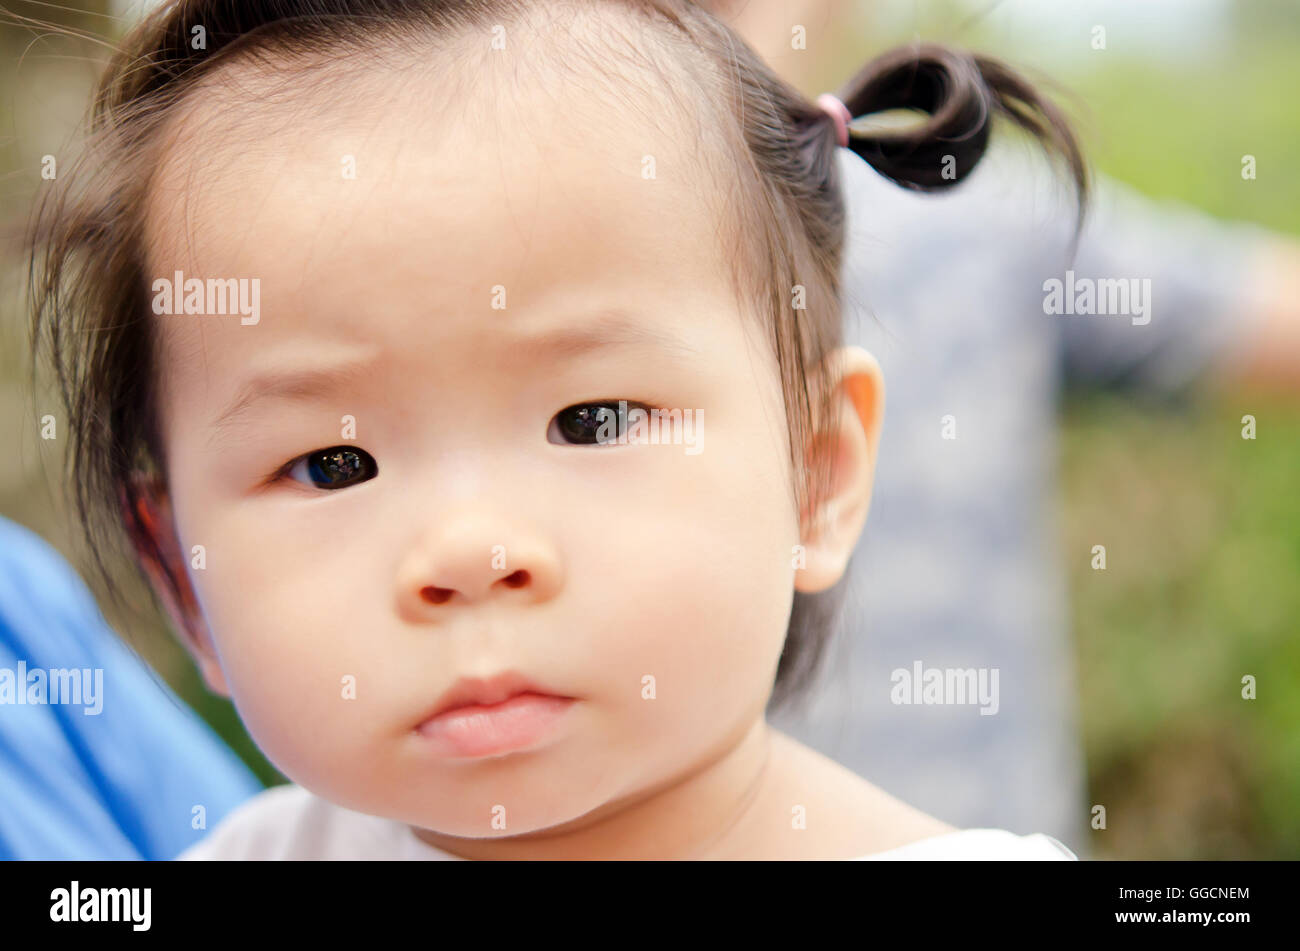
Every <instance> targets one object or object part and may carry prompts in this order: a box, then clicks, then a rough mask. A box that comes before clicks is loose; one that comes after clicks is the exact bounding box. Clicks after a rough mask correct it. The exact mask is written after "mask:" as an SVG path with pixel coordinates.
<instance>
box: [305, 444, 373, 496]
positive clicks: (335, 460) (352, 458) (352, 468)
mask: <svg viewBox="0 0 1300 951" xmlns="http://www.w3.org/2000/svg"><path fill="white" fill-rule="evenodd" d="M287 474H288V476H289V478H291V479H295V480H296V481H298V482H306V481H308V480H310V483H311V484H312V485H314V486H315V487H316V488H318V489H343V488H347V487H348V486H350V485H356V484H357V483H358V482H365V481H367V480H369V479H373V478H374V477H375V476H376V475H378V474H379V466H378V465H377V464H376V463H375V460H374V457H373V456H371V455H370V453H368V452H366V451H365V450H364V449H356V448H353V447H351V446H334V447H332V448H330V449H318V450H316V451H315V452H309V453H308V454H307V455H305V456H302V457H301V458H299V459H298V460H297V462H295V463H294V464H293V468H291V469H290V470H289V472H288V473H287Z"/></svg>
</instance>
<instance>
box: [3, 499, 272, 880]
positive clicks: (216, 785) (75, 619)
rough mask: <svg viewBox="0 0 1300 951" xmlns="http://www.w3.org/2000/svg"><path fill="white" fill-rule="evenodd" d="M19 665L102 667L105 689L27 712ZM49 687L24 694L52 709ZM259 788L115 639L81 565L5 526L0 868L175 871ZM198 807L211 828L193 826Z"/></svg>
mask: <svg viewBox="0 0 1300 951" xmlns="http://www.w3.org/2000/svg"><path fill="white" fill-rule="evenodd" d="M20 664H23V665H25V667H26V670H27V671H28V672H31V671H34V670H36V669H43V670H46V671H49V670H51V669H78V670H79V669H82V668H85V669H89V670H91V671H92V672H93V671H94V670H96V669H98V670H101V671H102V672H103V673H102V681H101V684H102V689H101V691H100V693H99V695H98V697H90V696H87V695H83V696H81V697H80V698H79V699H80V700H81V703H80V704H76V703H66V702H61V703H51V702H40V703H17V702H16V701H17V699H18V698H17V691H15V690H14V687H15V685H16V687H17V690H22V689H23V687H24V685H23V684H22V683H17V674H18V672H19V671H20V667H19V665H20ZM35 676H36V675H34V674H31V673H29V674H28V676H27V678H25V679H27V680H28V682H29V683H30V682H31V681H32V679H33V678H34V677H35ZM93 676H94V675H93V673H92V679H91V680H90V681H89V683H88V686H89V687H90V688H91V690H92V691H93V689H94V681H93ZM78 679H80V678H78ZM53 680H54V678H53V677H51V678H49V689H47V690H44V691H42V692H41V694H32V693H30V692H27V693H24V696H25V697H28V696H30V697H35V698H37V699H39V698H40V697H41V696H44V698H45V699H46V700H49V699H53V690H52V686H53ZM6 683H7V685H8V687H9V690H8V691H6V689H5V687H6ZM65 696H66V695H65ZM87 700H93V701H94V702H91V703H87ZM96 705H99V706H100V707H101V709H100V711H99V712H98V713H94V712H93V710H94V708H95V706H96ZM261 789H262V785H261V783H259V782H258V781H257V779H256V777H255V776H254V775H253V774H252V773H251V772H250V771H249V770H248V768H247V767H246V766H244V764H243V762H242V761H241V760H240V759H239V758H238V757H237V756H236V755H235V754H234V753H233V752H232V751H231V750H230V749H228V748H227V747H226V746H225V745H224V744H223V743H222V742H221V739H220V738H219V737H218V736H217V735H216V734H215V733H214V732H213V731H212V730H211V728H209V727H208V725H207V724H206V723H205V722H204V721H203V720H202V719H200V718H199V717H198V716H197V715H196V714H195V713H194V712H193V711H192V710H190V709H189V708H188V707H186V706H185V705H184V704H183V703H182V702H181V701H180V700H179V699H178V698H177V697H176V695H175V694H174V693H173V692H172V691H171V690H170V689H168V688H167V686H166V685H165V684H163V683H162V682H161V680H160V679H159V678H158V677H157V676H156V675H154V674H152V672H151V671H150V670H149V668H148V667H147V666H146V665H145V664H144V663H143V662H142V661H141V660H140V659H139V658H138V657H137V656H136V655H135V654H134V653H133V652H132V651H131V650H130V649H129V648H128V647H127V646H126V645H125V644H123V643H122V642H121V641H120V640H118V638H117V636H116V635H115V634H114V632H113V631H112V630H111V629H110V628H109V627H108V625H107V623H106V622H105V620H104V618H103V616H102V615H101V614H100V612H99V609H98V607H97V606H96V604H95V601H94V599H93V597H92V596H91V594H90V591H89V590H88V589H87V588H86V586H85V584H84V583H83V582H82V580H81V579H80V578H79V577H78V576H77V574H76V572H75V571H73V569H72V568H71V566H70V565H68V564H67V562H65V561H64V560H63V559H62V558H61V557H60V556H59V554H58V553H57V552H56V551H55V550H54V549H53V548H51V547H50V546H49V545H48V544H46V543H45V542H44V541H43V540H42V539H41V538H40V537H39V536H37V535H35V534H33V533H32V532H31V531H29V530H27V529H26V528H23V527H22V526H20V525H17V524H15V523H14V522H10V521H7V520H5V519H3V518H0V858H3V859H170V858H173V857H175V856H176V855H177V854H179V853H180V852H181V851H182V850H184V849H186V848H188V847H189V846H190V845H192V844H194V843H195V842H197V841H199V839H201V838H202V837H203V836H204V835H205V834H206V833H207V831H208V829H211V828H212V827H213V826H215V825H216V823H217V822H218V821H220V819H221V818H222V817H223V816H224V815H225V814H226V813H228V812H229V811H230V810H231V809H233V808H234V807H235V806H237V805H239V804H240V803H242V802H244V801H245V800H246V799H248V798H249V797H250V796H252V795H254V794H255V793H257V792H259V791H261ZM195 806H202V807H203V808H204V810H205V812H206V826H207V828H203V829H194V828H192V815H193V810H194V807H195Z"/></svg>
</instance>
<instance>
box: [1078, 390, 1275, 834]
mask: <svg viewBox="0 0 1300 951" xmlns="http://www.w3.org/2000/svg"><path fill="white" fill-rule="evenodd" d="M1246 414H1250V415H1253V416H1254V417H1255V418H1256V438H1255V439H1253V440H1249V439H1243V438H1242V436H1241V431H1242V423H1241V417H1242V416H1243V415H1246ZM1065 423H1066V425H1065V430H1064V432H1065V435H1064V439H1063V451H1062V474H1063V475H1062V486H1061V490H1062V493H1063V498H1064V512H1065V528H1064V534H1065V539H1064V545H1063V548H1064V550H1065V551H1066V552H1068V553H1069V557H1068V565H1069V571H1070V576H1069V577H1070V588H1071V593H1072V598H1071V617H1072V621H1073V629H1074V633H1075V638H1074V642H1075V651H1076V655H1077V659H1078V671H1079V677H1080V683H1081V690H1082V696H1081V698H1080V708H1081V712H1082V718H1083V721H1082V722H1083V732H1084V742H1085V749H1086V754H1087V761H1088V768H1089V773H1090V777H1091V781H1090V786H1091V802H1092V803H1098V804H1101V805H1104V806H1105V807H1106V811H1107V813H1108V816H1107V818H1108V828H1107V829H1106V830H1105V831H1098V832H1096V833H1094V839H1093V842H1092V843H1091V844H1092V845H1093V847H1094V849H1095V850H1096V852H1095V854H1096V857H1098V858H1165V859H1195V858H1205V859H1240V858H1265V859H1283V858H1290V859H1294V858H1295V857H1296V856H1297V855H1300V811H1297V809H1296V804H1297V802H1300V639H1297V638H1296V636H1295V635H1296V621H1297V619H1300V584H1297V579H1300V493H1297V492H1296V491H1295V488H1296V475H1297V456H1298V455H1300V406H1297V404H1296V402H1295V401H1294V400H1282V399H1279V398H1278V397H1277V396H1275V395H1267V394H1252V393H1232V394H1226V393H1225V394H1220V395H1219V396H1218V397H1217V398H1216V399H1214V400H1212V401H1208V402H1202V403H1197V404H1196V405H1194V406H1190V407H1187V408H1185V409H1184V410H1182V411H1173V410H1168V409H1163V410H1158V409H1153V408H1151V407H1144V406H1140V405H1135V404H1134V403H1132V402H1128V401H1124V400H1121V399H1118V398H1116V397H1113V396H1105V395H1095V396H1092V397H1090V398H1086V399H1081V400H1076V401H1074V402H1073V403H1072V404H1071V405H1070V406H1069V407H1068V408H1067V411H1066V415H1065ZM1099 544H1100V545H1105V546H1106V569H1105V570H1104V571H1100V570H1094V569H1093V568H1092V547H1093V546H1094V545H1099ZM1246 675H1251V676H1253V677H1254V678H1255V679H1256V688H1257V691H1258V693H1257V698H1256V699H1254V700H1246V699H1243V698H1242V690H1243V686H1242V678H1243V677H1245V676H1246Z"/></svg>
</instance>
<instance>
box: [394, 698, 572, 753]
mask: <svg viewBox="0 0 1300 951" xmlns="http://www.w3.org/2000/svg"><path fill="white" fill-rule="evenodd" d="M573 704H574V699H573V698H572V697H554V696H550V695H549V694H540V693H521V694H517V695H516V696H513V697H511V698H510V699H509V700H503V701H501V703H494V704H492V705H491V706H478V705H475V706H468V707H457V708H456V709H454V710H448V711H447V712H446V713H440V714H438V715H437V716H436V717H433V718H432V719H429V720H425V721H424V722H423V723H421V724H420V725H419V727H417V730H416V731H417V732H418V733H419V734H420V735H421V736H423V737H424V738H425V739H427V740H428V741H429V743H430V745H431V746H432V748H433V751H434V754H435V755H437V756H447V757H457V756H460V757H475V756H498V755H501V754H503V753H511V752H515V751H516V750H521V749H524V748H525V747H528V746H531V745H532V744H534V743H536V742H538V741H539V740H541V739H542V738H544V737H545V736H546V735H547V734H548V733H549V732H550V731H551V730H552V729H553V728H554V726H555V724H556V723H557V722H558V721H559V719H560V717H562V716H563V715H564V713H565V712H566V711H567V710H568V709H569V707H571V706H573Z"/></svg>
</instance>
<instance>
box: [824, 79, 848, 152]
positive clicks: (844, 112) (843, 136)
mask: <svg viewBox="0 0 1300 951" xmlns="http://www.w3.org/2000/svg"><path fill="white" fill-rule="evenodd" d="M817 105H819V106H821V107H822V108H823V109H824V110H826V112H827V113H828V114H829V115H830V117H831V118H832V119H834V120H835V138H836V139H838V140H839V143H840V146H841V147H845V146H847V145H848V144H849V123H850V122H852V121H853V113H851V112H849V107H848V106H846V105H844V103H842V102H840V100H839V99H838V98H837V97H835V96H832V95H831V94H830V93H828V92H824V93H822V94H821V95H820V96H818V97H817Z"/></svg>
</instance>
